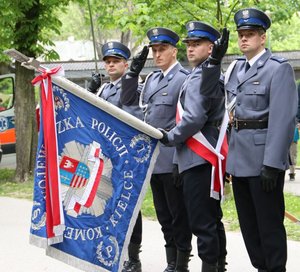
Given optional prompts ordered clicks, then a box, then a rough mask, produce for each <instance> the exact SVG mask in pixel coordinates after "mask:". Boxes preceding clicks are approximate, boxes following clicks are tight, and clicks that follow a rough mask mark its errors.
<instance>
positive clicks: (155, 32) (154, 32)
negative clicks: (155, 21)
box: [152, 28, 158, 36]
mask: <svg viewBox="0 0 300 272" xmlns="http://www.w3.org/2000/svg"><path fill="white" fill-rule="evenodd" d="M152 33H153V35H154V36H157V35H158V29H157V28H154V29H153V30H152Z"/></svg>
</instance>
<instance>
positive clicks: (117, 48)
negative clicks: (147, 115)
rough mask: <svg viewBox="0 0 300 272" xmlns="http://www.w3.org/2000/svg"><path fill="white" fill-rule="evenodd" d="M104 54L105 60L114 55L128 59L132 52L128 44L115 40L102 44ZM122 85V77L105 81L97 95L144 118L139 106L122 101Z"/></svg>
mask: <svg viewBox="0 0 300 272" xmlns="http://www.w3.org/2000/svg"><path fill="white" fill-rule="evenodd" d="M102 55H103V60H105V59H106V58H107V57H114V58H120V59H125V60H126V61H127V60H128V59H129V58H130V55H131V53H130V50H129V49H128V48H127V46H125V45H124V44H122V43H120V42H115V41H113V42H108V43H105V44H104V45H103V46H102ZM121 87H122V85H121V78H119V79H118V80H116V81H114V82H109V83H105V84H103V85H102V86H101V87H100V89H99V90H98V92H97V96H99V97H101V98H103V99H104V100H106V101H108V102H110V103H112V104H113V105H115V106H117V107H119V108H121V109H123V110H124V111H126V112H128V113H130V114H132V115H134V116H135V117H137V118H139V119H142V118H143V113H142V111H141V109H140V108H139V107H138V106H135V105H133V106H130V107H128V106H126V105H123V104H122V103H121V102H120V94H121Z"/></svg>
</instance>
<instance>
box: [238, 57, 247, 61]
mask: <svg viewBox="0 0 300 272" xmlns="http://www.w3.org/2000/svg"><path fill="white" fill-rule="evenodd" d="M236 60H237V61H241V60H242V61H245V60H246V58H245V56H241V57H238V58H236Z"/></svg>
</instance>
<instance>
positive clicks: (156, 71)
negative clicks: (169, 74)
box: [152, 70, 161, 74]
mask: <svg viewBox="0 0 300 272" xmlns="http://www.w3.org/2000/svg"><path fill="white" fill-rule="evenodd" d="M160 72H161V70H154V71H153V72H152V73H153V74H154V73H160Z"/></svg>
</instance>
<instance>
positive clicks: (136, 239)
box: [88, 41, 143, 272]
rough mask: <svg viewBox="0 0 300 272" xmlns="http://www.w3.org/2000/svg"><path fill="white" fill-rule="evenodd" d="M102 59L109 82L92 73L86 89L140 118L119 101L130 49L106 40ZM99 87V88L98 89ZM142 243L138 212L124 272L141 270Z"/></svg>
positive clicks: (136, 112)
mask: <svg viewBox="0 0 300 272" xmlns="http://www.w3.org/2000/svg"><path fill="white" fill-rule="evenodd" d="M102 55H103V61H104V63H105V70H106V72H107V73H108V75H109V78H110V82H109V83H105V84H103V85H102V86H101V87H100V85H101V78H100V75H99V74H94V75H93V77H92V80H91V81H90V83H89V85H88V90H89V91H90V92H92V93H96V94H97V95H98V96H99V97H101V98H103V99H105V100H106V101H108V102H110V103H112V104H113V105H115V106H117V107H119V108H121V109H123V110H125V111H127V112H129V113H130V114H132V115H134V116H135V117H137V118H139V119H142V116H143V113H142V111H141V109H140V108H139V107H138V106H137V105H132V106H126V105H123V104H122V103H121V101H120V94H121V77H122V76H123V75H124V74H125V72H126V70H127V68H128V62H127V61H128V59H129V58H130V55H131V53H130V50H129V49H128V48H127V46H125V45H124V44H122V43H120V42H115V41H112V42H108V43H106V44H104V45H103V46H102ZM99 87H100V89H99ZM141 243H142V215H141V212H139V214H138V217H137V221H136V224H135V226H134V229H133V232H132V236H131V239H130V243H129V246H128V256H129V260H128V261H125V263H124V268H123V271H124V272H130V271H134V272H141V271H142V268H141V261H140V258H139V253H140V247H141Z"/></svg>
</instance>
